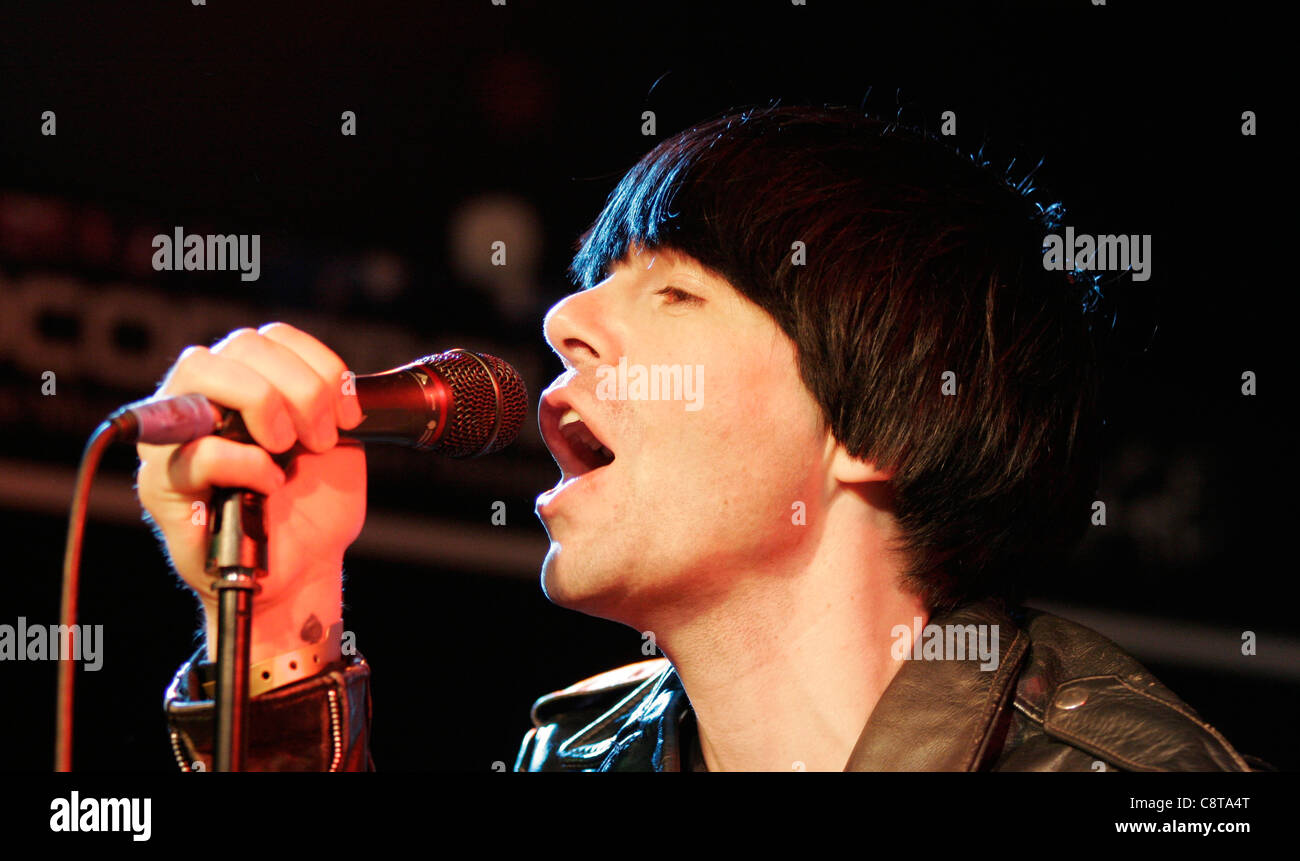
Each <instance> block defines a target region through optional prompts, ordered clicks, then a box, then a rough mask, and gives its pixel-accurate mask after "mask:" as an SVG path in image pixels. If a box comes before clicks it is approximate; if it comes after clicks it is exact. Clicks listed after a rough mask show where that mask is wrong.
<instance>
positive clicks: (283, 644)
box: [201, 570, 343, 664]
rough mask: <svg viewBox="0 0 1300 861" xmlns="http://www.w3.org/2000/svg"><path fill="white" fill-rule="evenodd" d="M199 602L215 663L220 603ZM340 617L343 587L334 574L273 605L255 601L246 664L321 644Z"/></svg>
mask: <svg viewBox="0 0 1300 861" xmlns="http://www.w3.org/2000/svg"><path fill="white" fill-rule="evenodd" d="M201 601H202V604H203V612H204V617H205V620H204V627H205V630H206V632H207V655H208V660H209V661H215V660H216V655H217V623H218V619H219V617H220V611H219V603H218V599H217V598H216V596H208V595H203V596H201ZM342 617H343V586H342V578H341V577H340V576H339V574H338V572H337V570H336V571H335V572H334V573H333V574H332V576H329V577H325V578H321V579H319V580H316V581H309V582H308V583H306V584H304V585H303V586H302V587H300V588H298V589H295V590H294V591H292V592H290V593H288V594H285V595H283V596H280V597H279V598H278V600H276V601H274V602H273V603H270V604H266V605H263V604H262V603H260V602H258V601H256V600H255V601H254V603H253V626H252V627H253V629H252V638H251V642H250V644H249V663H250V664H256V663H260V662H262V661H265V660H267V659H269V658H274V657H276V656H278V655H283V654H285V653H287V652H293V651H296V650H298V649H302V648H303V647H306V646H310V645H312V644H313V643H316V642H320V641H322V640H323V638H324V636H325V634H326V632H327V631H328V630H329V629H330V626H331V625H333V624H334V623H335V622H338V621H340V620H341V619H342Z"/></svg>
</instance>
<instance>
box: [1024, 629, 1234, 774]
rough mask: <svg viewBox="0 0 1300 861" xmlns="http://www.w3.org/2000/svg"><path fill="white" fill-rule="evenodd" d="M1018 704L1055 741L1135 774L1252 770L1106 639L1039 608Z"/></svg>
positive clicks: (1215, 732)
mask: <svg viewBox="0 0 1300 861" xmlns="http://www.w3.org/2000/svg"><path fill="white" fill-rule="evenodd" d="M1021 625H1022V628H1023V630H1024V631H1025V632H1026V633H1027V634H1028V636H1029V650H1028V654H1027V656H1026V663H1025V666H1024V668H1023V670H1022V671H1021V674H1020V678H1019V680H1018V682H1017V686H1016V694H1015V700H1014V704H1015V708H1016V709H1017V710H1018V711H1020V712H1021V713H1022V714H1024V715H1025V716H1026V717H1027V718H1028V720H1029V722H1030V723H1031V724H1032V725H1034V726H1035V727H1037V728H1038V729H1039V730H1040V731H1041V732H1042V733H1044V734H1045V735H1047V736H1048V737H1050V738H1051V739H1053V740H1056V741H1058V742H1062V743H1065V744H1067V745H1070V746H1072V747H1074V748H1077V749H1080V750H1083V751H1085V752H1086V753H1088V754H1090V755H1091V756H1093V757H1096V758H1098V759H1101V760H1104V761H1105V762H1109V763H1111V764H1112V765H1114V766H1115V767H1118V768H1120V769H1124V770H1130V771H1250V770H1251V769H1250V766H1249V765H1248V764H1247V762H1246V761H1245V759H1244V758H1243V757H1242V756H1241V754H1240V753H1238V752H1237V751H1236V750H1235V749H1234V748H1233V747H1232V745H1231V744H1229V743H1228V740H1227V739H1225V738H1224V737H1223V735H1222V734H1220V733H1219V731H1218V730H1216V729H1215V728H1214V727H1212V726H1211V725H1210V724H1209V723H1207V722H1206V721H1205V719H1204V718H1202V717H1201V716H1200V715H1199V714H1197V712H1196V710H1195V709H1193V708H1192V707H1191V706H1190V705H1188V704H1187V703H1185V702H1183V700H1181V699H1180V698H1179V697H1178V696H1176V695H1175V694H1174V693H1173V691H1171V690H1170V689H1169V688H1167V687H1165V686H1164V685H1163V684H1161V682H1160V680H1159V679H1157V678H1156V677H1155V676H1154V675H1153V674H1152V673H1151V671H1150V670H1148V669H1147V668H1146V667H1144V666H1142V664H1140V663H1138V661H1137V660H1136V659H1134V658H1133V657H1132V656H1131V655H1129V654H1128V653H1127V652H1125V651H1124V650H1123V649H1121V648H1120V647H1119V646H1117V645H1116V644H1115V643H1113V642H1111V641H1110V640H1108V639H1107V638H1106V637H1104V636H1102V635H1101V634H1099V633H1097V632H1096V631H1094V630H1092V629H1091V628H1086V627H1084V626H1083V625H1080V624H1078V623H1076V622H1071V621H1070V620H1068V619H1064V618H1061V617H1060V616H1055V615H1053V614H1051V613H1046V612H1042V611H1039V610H1025V611H1023V618H1022V621H1021Z"/></svg>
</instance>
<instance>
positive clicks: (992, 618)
mask: <svg viewBox="0 0 1300 861" xmlns="http://www.w3.org/2000/svg"><path fill="white" fill-rule="evenodd" d="M929 624H931V625H936V626H941V627H943V626H947V625H963V626H964V625H996V626H998V645H999V652H1000V654H999V655H998V663H997V666H996V668H993V669H990V670H982V669H980V662H979V661H978V660H907V661H905V662H904V663H903V666H902V667H901V668H900V669H899V670H898V672H897V673H896V674H895V676H894V679H893V681H891V682H890V684H889V686H888V687H887V688H886V689H885V692H884V693H883V694H882V695H881V697H880V700H879V702H877V704H876V707H875V709H873V710H872V712H871V716H870V717H869V718H868V720H867V722H866V726H865V727H863V730H862V734H861V735H860V736H859V738H858V742H857V744H856V745H855V746H854V748H853V752H852V753H851V754H850V755H849V759H848V763H847V765H846V766H845V771H975V770H977V769H978V768H979V767H980V765H981V764H982V763H983V762H984V760H985V758H986V756H987V755H988V754H990V753H992V752H994V751H992V750H991V749H990V748H991V747H992V742H993V741H994V739H996V737H997V736H998V734H999V732H1000V727H1001V724H1002V721H1000V720H999V717H1001V716H1002V715H1003V713H1004V711H1005V709H1006V707H1007V705H1008V703H1009V702H1010V701H1011V699H1012V697H1013V696H1014V695H1015V689H1016V680H1017V678H1018V676H1019V674H1020V668H1021V666H1022V665H1023V664H1024V661H1025V658H1026V655H1027V653H1028V647H1029V637H1028V635H1027V634H1026V633H1025V632H1024V631H1022V630H1021V628H1020V626H1019V625H1017V624H1016V623H1015V622H1014V621H1013V620H1012V618H1011V616H1010V615H1009V614H1008V613H1007V611H1006V609H1005V608H1004V607H1003V605H1002V604H1001V603H1000V602H996V601H984V602H980V603H977V604H970V605H967V606H964V607H961V608H958V609H957V610H955V611H953V612H951V613H947V614H942V615H940V616H937V617H935V618H932V619H931V620H930V623H929ZM690 711H691V704H690V700H689V699H687V697H686V692H685V690H684V689H683V688H682V683H681V679H680V677H679V676H678V675H677V670H676V669H675V668H674V667H673V666H672V665H671V664H669V665H668V666H667V667H666V668H665V670H664V671H663V672H662V673H660V674H658V675H657V676H655V677H653V678H651V679H648V680H647V681H646V682H645V683H644V684H642V685H640V686H638V688H637V689H636V690H635V691H634V692H633V693H632V694H631V695H629V696H628V697H627V698H625V699H624V700H623V701H622V702H620V703H619V705H618V706H616V707H615V708H614V709H613V710H611V711H610V712H609V713H607V714H605V715H603V716H602V717H601V718H600V719H599V720H597V721H596V722H595V723H593V724H592V725H590V726H588V727H586V728H585V729H584V730H583V731H582V732H580V733H579V734H578V735H577V736H575V737H574V738H572V739H569V740H568V741H567V742H565V743H564V744H563V745H562V746H561V751H560V753H561V756H562V757H563V758H565V759H572V760H582V761H585V763H586V764H587V765H588V767H591V766H595V767H596V768H597V769H598V770H599V771H647V770H653V771H680V770H681V769H682V768H683V763H684V759H685V757H684V751H683V744H682V741H683V733H682V724H683V720H684V719H685V718H687V717H688V716H689V715H690ZM615 727H617V730H616V731H615V732H614V733H613V735H612V736H611V735H610V734H609V732H610V730H612V729H614V728H615ZM601 736H603V738H600V737H601ZM597 739H599V740H597ZM593 742H595V743H593ZM574 764H575V765H577V764H578V763H577V762H575V763H574Z"/></svg>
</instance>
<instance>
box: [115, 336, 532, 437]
mask: <svg viewBox="0 0 1300 861" xmlns="http://www.w3.org/2000/svg"><path fill="white" fill-rule="evenodd" d="M352 382H353V383H355V385H356V393H357V401H358V403H359V404H360V406H361V413H362V416H363V418H362V420H361V424H359V425H357V426H356V427H355V428H353V429H352V430H350V431H339V436H340V437H343V438H345V439H354V440H361V441H363V442H380V443H393V444H396V445H404V446H408V447H410V448H414V449H417V450H419V451H431V452H437V453H438V454H443V455H447V456H449V457H478V456H479V455H482V454H490V453H491V452H495V451H500V450H501V449H503V448H505V447H506V446H508V445H510V444H511V443H512V442H514V441H515V439H516V438H517V437H518V436H519V428H520V425H521V424H523V419H524V413H525V412H526V411H527V401H528V391H527V388H526V387H525V386H524V381H523V379H522V378H521V377H520V376H519V372H518V371H516V370H515V369H514V368H513V367H511V366H510V365H509V363H507V362H505V361H503V360H501V359H498V358H497V357H496V356H489V355H487V354H484V353H474V352H471V351H469V350H463V349H460V348H456V349H453V350H447V351H446V352H443V353H434V354H433V355H431V356H425V357H424V358H422V359H416V360H415V361H414V362H411V363H410V364H407V365H402V366H401V367H398V368H393V369H392V370H390V371H384V372H383V373H379V374H366V375H363V376H358V377H356V378H354V379H353V381H352ZM109 421H110V422H112V423H113V424H114V425H116V426H117V428H118V434H119V436H118V439H120V440H122V441H123V442H143V443H153V444H155V445H168V444H173V443H184V442H189V441H190V440H194V439H198V438H199V437H202V436H208V435H210V434H218V435H220V436H224V437H229V438H231V439H237V440H239V441H241V442H252V438H251V437H250V436H249V435H248V431H247V429H246V428H245V427H244V422H243V419H242V418H241V417H240V415H239V413H238V412H237V411H235V410H229V409H225V408H224V407H218V406H217V405H215V404H213V403H212V402H211V401H209V400H208V399H207V398H206V397H204V396H203V395H180V396H178V397H171V398H146V399H145V400H142V401H136V402H135V403H132V404H127V405H126V406H124V407H122V408H121V409H119V410H117V411H116V412H115V413H113V414H112V415H111V416H109Z"/></svg>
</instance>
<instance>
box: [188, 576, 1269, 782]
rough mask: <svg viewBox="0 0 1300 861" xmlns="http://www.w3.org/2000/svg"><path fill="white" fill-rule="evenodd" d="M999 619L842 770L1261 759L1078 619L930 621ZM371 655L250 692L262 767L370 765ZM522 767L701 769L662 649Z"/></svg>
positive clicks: (905, 687) (603, 691)
mask: <svg viewBox="0 0 1300 861" xmlns="http://www.w3.org/2000/svg"><path fill="white" fill-rule="evenodd" d="M931 623H932V624H937V625H949V624H953V625H968V624H975V625H998V626H999V627H998V630H999V643H1000V645H1001V649H1000V652H1001V654H1000V656H999V661H998V665H997V667H996V669H992V670H987V671H986V670H981V669H980V667H979V662H978V661H971V660H948V661H925V660H921V661H915V660H909V661H906V662H904V664H903V666H902V667H901V668H900V669H899V671H898V673H897V674H896V675H895V677H894V679H893V681H892V682H891V683H890V684H889V686H888V687H887V688H886V690H885V692H884V694H883V695H882V696H881V698H880V701H879V702H878V703H877V705H876V707H875V709H874V710H873V711H872V713H871V715H870V717H869V719H868V720H867V722H866V725H865V727H864V728H863V730H862V734H861V736H860V737H859V739H858V742H857V745H856V746H855V747H854V749H853V752H852V754H851V755H850V756H849V760H848V763H847V764H846V766H845V770H846V771H1101V770H1107V771H1251V770H1252V766H1254V767H1262V768H1267V766H1266V764H1264V763H1262V762H1260V761H1258V760H1251V761H1248V760H1247V759H1246V758H1245V757H1243V756H1242V755H1241V754H1239V753H1238V752H1237V751H1236V750H1234V749H1233V747H1232V745H1231V744H1229V743H1228V741H1227V740H1226V739H1225V738H1224V737H1223V736H1222V735H1220V734H1219V733H1218V732H1217V731H1216V730H1215V729H1214V728H1213V727H1212V726H1210V725H1209V724H1207V723H1206V722H1205V721H1204V720H1202V719H1201V717H1200V716H1199V715H1197V713H1196V712H1195V711H1194V710H1193V709H1192V708H1191V707H1190V706H1188V705H1187V704H1186V703H1184V702H1183V701H1182V700H1180V699H1179V698H1178V697H1177V696H1175V695H1174V694H1173V693H1172V692H1171V691H1170V690H1169V689H1168V688H1166V687H1165V686H1164V685H1162V684H1161V683H1160V682H1159V681H1157V680H1156V678H1155V677H1154V676H1152V675H1151V673H1150V672H1148V671H1147V670H1146V669H1145V668H1144V667H1143V666H1142V665H1140V664H1139V663H1138V662H1137V661H1135V660H1134V659H1133V658H1132V657H1130V656H1129V655H1128V654H1126V653H1125V652H1124V651H1123V650H1121V649H1120V648H1119V647H1118V646H1116V645H1115V644H1114V643H1112V642H1110V641H1109V640H1107V639H1105V638H1104V637H1102V636H1101V635H1100V634H1097V633H1096V632H1094V631H1091V630H1089V629H1087V628H1084V627H1083V626H1081V625H1077V624H1075V623H1073V622H1070V621H1067V620H1065V619H1062V618H1060V617H1058V616H1053V615H1051V614H1049V613H1043V612H1039V611H1034V610H1012V611H1008V610H1006V609H1005V608H1004V607H1003V606H1002V605H1001V604H1000V603H998V602H995V601H987V602H982V603H978V604H972V605H968V606H966V607H963V608H960V609H959V610H957V611H954V612H953V613H950V614H946V615H944V616H942V617H938V618H935V619H932V620H931ZM200 658H201V654H197V655H196V656H195V657H194V658H192V659H191V660H190V661H189V662H187V663H186V664H185V665H184V666H182V667H181V669H180V671H179V672H178V673H177V675H176V678H175V680H173V682H172V685H171V687H170V688H169V689H168V692H167V696H166V711H167V717H168V722H169V725H170V727H171V735H172V744H173V748H174V750H175V751H176V757H177V762H178V763H179V764H180V766H181V767H182V768H184V769H186V770H189V769H190V768H192V767H193V763H195V762H202V763H203V767H205V768H211V765H212V760H211V719H212V703H211V702H210V701H208V700H193V699H191V693H190V692H191V691H197V690H200V688H198V687H197V684H198V683H199V682H201V681H202V680H203V675H204V674H205V673H207V672H210V670H209V669H207V667H206V665H204V664H202V662H201V661H199V660H198V659H200ZM368 682H369V667H368V666H367V665H366V663H365V661H364V660H363V659H361V658H360V656H354V657H352V658H350V659H347V662H346V663H344V664H340V665H336V666H334V667H331V668H330V669H329V670H328V671H327V672H326V673H323V674H321V675H319V676H314V677H312V678H311V679H305V680H303V681H301V682H298V683H296V684H293V685H289V686H287V687H285V688H281V689H278V690H275V691H271V692H268V693H266V694H263V695H262V696H259V697H256V698H255V699H254V700H253V708H252V713H251V715H250V722H251V724H252V726H251V730H252V732H251V739H252V747H251V750H250V763H249V767H250V769H251V770H258V771H269V770H321V771H327V770H328V771H339V770H345V771H364V770H370V769H373V767H374V766H373V762H372V761H371V759H370V754H369V744H368V726H369V718H370V696H369V684H368ZM532 719H533V724H534V727H533V729H531V730H529V731H528V733H527V734H526V735H525V736H524V739H523V744H522V745H521V747H520V750H519V755H518V758H517V760H516V762H515V770H516V771H683V770H686V771H691V770H694V771H703V770H706V769H705V767H704V761H703V757H702V756H701V755H700V750H699V742H698V737H697V735H696V732H695V723H694V713H693V711H692V710H691V705H690V701H689V700H688V699H687V697H686V693H685V691H684V690H683V689H682V685H681V680H680V679H679V678H678V676H677V673H676V671H675V670H674V668H673V667H672V665H671V664H670V663H669V662H668V661H667V659H665V658H656V659H652V660H648V661H641V662H638V663H635V664H630V665H628V666H625V667H621V668H619V669H616V670H611V671H609V672H606V673H601V674H600V675H597V676H593V677H592V678H589V679H585V680H583V681H581V682H578V683H577V684H574V685H571V686H570V687H567V688H565V689H563V690H560V691H555V692H553V693H550V694H547V695H545V696H543V697H541V698H540V699H538V700H537V701H536V702H535V703H534V704H533V709H532Z"/></svg>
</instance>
